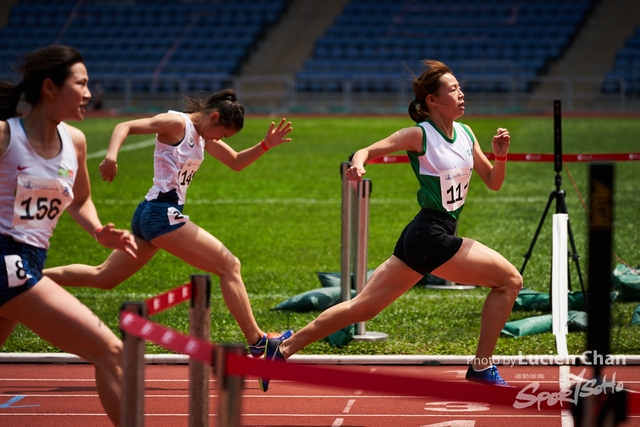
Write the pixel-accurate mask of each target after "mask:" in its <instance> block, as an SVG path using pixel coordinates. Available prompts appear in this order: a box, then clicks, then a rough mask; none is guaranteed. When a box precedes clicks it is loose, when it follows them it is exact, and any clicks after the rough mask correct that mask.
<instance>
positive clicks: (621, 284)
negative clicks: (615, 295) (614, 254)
mask: <svg viewBox="0 0 640 427" xmlns="http://www.w3.org/2000/svg"><path fill="white" fill-rule="evenodd" d="M611 284H612V285H613V286H614V287H615V288H616V289H617V290H618V291H619V292H620V298H621V299H622V300H623V301H640V267H636V268H630V267H627V266H626V265H624V264H618V265H617V266H616V268H615V269H614V270H613V273H611Z"/></svg>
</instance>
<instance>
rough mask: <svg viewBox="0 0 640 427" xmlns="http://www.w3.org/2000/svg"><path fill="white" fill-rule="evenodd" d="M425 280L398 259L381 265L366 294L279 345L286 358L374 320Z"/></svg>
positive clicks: (324, 314) (325, 313) (337, 307)
mask: <svg viewBox="0 0 640 427" xmlns="http://www.w3.org/2000/svg"><path fill="white" fill-rule="evenodd" d="M422 277H423V276H422V275H421V274H420V273H418V272H416V271H415V270H413V269H412V268H410V267H409V266H408V265H406V264H405V263H404V262H402V261H400V260H399V259H398V258H396V257H395V256H391V258H389V259H388V260H387V261H385V262H384V263H382V264H381V265H380V266H379V267H378V268H377V269H376V270H375V271H374V272H373V274H372V275H371V277H370V278H369V280H368V281H367V285H366V286H365V287H364V289H363V291H362V292H361V293H360V294H358V295H357V296H356V297H355V298H354V299H352V300H349V301H344V302H342V303H340V304H337V305H334V306H333V307H330V308H328V309H327V310H325V311H323V312H322V313H321V314H320V315H319V316H318V317H317V318H316V319H314V320H313V321H311V322H310V323H309V324H308V325H307V326H305V327H304V328H302V329H301V330H299V331H298V332H296V333H295V334H294V335H293V336H292V337H291V338H288V339H286V340H284V341H283V342H282V344H280V351H281V352H282V355H283V356H284V357H285V358H288V357H289V356H291V355H292V354H294V353H296V352H298V351H299V350H301V349H302V348H304V347H306V346H307V345H309V344H311V343H312V342H314V341H318V340H320V339H322V338H324V337H326V336H327V335H329V334H331V333H333V332H335V331H337V330H339V329H341V328H344V327H345V326H347V325H350V324H353V323H357V322H363V321H367V320H370V319H372V318H373V317H375V316H376V315H377V314H378V313H380V312H381V311H382V310H383V309H384V308H386V307H387V306H389V304H391V303H392V302H393V301H395V300H396V299H398V298H399V297H400V296H401V295H402V294H404V293H405V292H406V291H408V290H409V289H411V288H412V287H413V286H414V285H415V284H416V283H417V282H418V281H419V280H420V279H421V278H422Z"/></svg>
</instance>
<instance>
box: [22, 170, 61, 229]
mask: <svg viewBox="0 0 640 427" xmlns="http://www.w3.org/2000/svg"><path fill="white" fill-rule="evenodd" d="M17 181H18V182H17V188H16V198H15V202H14V205H13V226H14V227H16V228H21V229H34V228H38V229H46V228H53V227H55V225H56V223H57V222H58V217H59V216H60V214H62V212H64V210H65V209H66V208H67V206H69V205H70V204H71V202H72V201H73V190H72V188H71V184H69V183H68V182H65V181H64V180H62V179H52V178H42V177H37V176H28V175H18V177H17Z"/></svg>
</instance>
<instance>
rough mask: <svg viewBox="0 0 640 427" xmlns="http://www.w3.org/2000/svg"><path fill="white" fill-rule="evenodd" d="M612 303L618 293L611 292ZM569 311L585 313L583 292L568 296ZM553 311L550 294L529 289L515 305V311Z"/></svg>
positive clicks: (518, 298) (525, 290)
mask: <svg viewBox="0 0 640 427" xmlns="http://www.w3.org/2000/svg"><path fill="white" fill-rule="evenodd" d="M609 297H610V300H611V302H614V301H615V300H616V299H617V297H618V292H615V291H614V292H611V293H610V294H609ZM567 300H568V306H569V307H568V308H569V310H575V311H583V310H584V309H585V306H584V293H583V292H581V291H580V292H573V291H571V292H569V294H568V295H567ZM538 310H539V311H551V305H550V300H549V294H548V293H546V292H537V291H532V290H529V289H523V290H521V291H520V293H519V294H518V297H517V298H516V301H515V303H514V304H513V311H538Z"/></svg>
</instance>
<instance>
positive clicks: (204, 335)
mask: <svg viewBox="0 0 640 427" xmlns="http://www.w3.org/2000/svg"><path fill="white" fill-rule="evenodd" d="M210 299H211V276H210V275H208V274H192V275H191V306H190V308H189V335H190V336H192V337H195V338H199V339H201V340H204V341H207V342H208V341H209V340H210V329H211V314H210V311H211V310H210V304H209V301H210ZM210 375H211V367H210V366H209V364H207V363H204V362H201V361H199V360H194V359H189V427H206V426H208V425H209V376H210Z"/></svg>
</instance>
